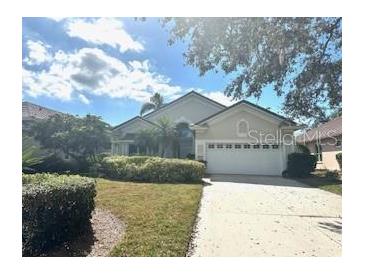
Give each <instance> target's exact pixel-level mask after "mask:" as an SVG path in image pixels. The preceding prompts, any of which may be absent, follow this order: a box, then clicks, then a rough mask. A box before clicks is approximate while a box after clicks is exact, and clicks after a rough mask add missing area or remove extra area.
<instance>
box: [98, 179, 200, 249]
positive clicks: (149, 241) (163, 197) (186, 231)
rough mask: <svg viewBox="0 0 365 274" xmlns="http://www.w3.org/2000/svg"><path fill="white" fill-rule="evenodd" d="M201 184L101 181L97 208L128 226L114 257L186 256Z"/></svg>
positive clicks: (99, 181)
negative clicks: (110, 213)
mask: <svg viewBox="0 0 365 274" xmlns="http://www.w3.org/2000/svg"><path fill="white" fill-rule="evenodd" d="M201 192H202V185H201V184H154V183H132V182H117V181H109V180H105V179H98V184H97V197H96V206H97V207H101V208H104V209H107V210H109V211H110V212H112V213H113V214H114V215H115V216H117V217H118V218H120V219H121V220H122V221H123V222H125V223H126V225H127V227H126V233H125V235H124V237H123V239H122V240H121V242H120V243H119V244H118V245H117V246H115V247H114V249H113V250H112V251H111V254H110V255H111V256H185V255H186V252H187V248H188V244H189V240H190V236H191V233H192V229H193V225H194V222H195V218H196V214H197V211H198V206H199V202H200V197H201Z"/></svg>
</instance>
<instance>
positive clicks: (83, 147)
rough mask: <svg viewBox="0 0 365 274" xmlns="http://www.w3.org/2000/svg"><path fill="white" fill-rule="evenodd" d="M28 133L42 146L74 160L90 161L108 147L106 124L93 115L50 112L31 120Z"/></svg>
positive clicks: (108, 130)
mask: <svg viewBox="0 0 365 274" xmlns="http://www.w3.org/2000/svg"><path fill="white" fill-rule="evenodd" d="M30 134H31V135H32V136H34V138H35V140H37V141H39V143H40V144H41V146H42V147H43V148H46V149H50V150H52V151H53V152H62V153H64V154H65V155H66V156H71V157H72V158H74V159H76V160H85V159H91V160H94V159H95V156H96V154H97V153H99V152H101V151H103V150H106V149H109V148H110V126H109V125H108V124H107V123H105V122H103V121H102V120H101V119H100V117H97V116H93V115H87V116H85V117H83V118H79V117H75V116H72V115H54V116H52V117H50V118H49V119H47V120H41V121H38V122H36V123H34V125H33V126H32V127H31V130H30Z"/></svg>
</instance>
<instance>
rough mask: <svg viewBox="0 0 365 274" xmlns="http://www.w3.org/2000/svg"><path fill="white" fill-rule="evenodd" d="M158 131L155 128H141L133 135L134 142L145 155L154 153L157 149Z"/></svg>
mask: <svg viewBox="0 0 365 274" xmlns="http://www.w3.org/2000/svg"><path fill="white" fill-rule="evenodd" d="M158 141H159V140H158V132H157V130H155V129H153V128H152V129H142V130H140V131H139V132H137V133H136V135H135V143H136V145H137V146H139V148H140V151H143V149H145V153H146V155H154V154H155V153H156V152H157V150H158Z"/></svg>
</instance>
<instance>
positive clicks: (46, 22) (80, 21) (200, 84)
mask: <svg viewBox="0 0 365 274" xmlns="http://www.w3.org/2000/svg"><path fill="white" fill-rule="evenodd" d="M167 40H168V33H167V31H166V30H165V29H163V28H162V27H161V25H160V23H159V22H158V19H157V18H147V20H146V21H138V20H137V21H136V20H134V19H133V18H23V36H22V48H23V53H22V54H23V93H22V95H23V100H24V101H30V102H33V103H36V104H39V105H42V106H45V107H49V108H52V109H56V110H59V111H63V112H68V113H71V114H78V115H81V116H83V115H85V114H88V113H91V114H95V115H98V116H101V117H102V118H103V120H104V121H106V122H108V123H110V124H111V125H116V124H119V123H121V122H123V121H126V120H127V119H130V118H132V117H134V116H136V115H138V114H139V110H140V107H141V105H142V104H143V102H146V101H147V100H148V98H149V97H150V96H151V95H152V93H153V92H156V91H157V92H159V93H161V94H162V95H163V96H164V97H165V100H166V101H167V102H168V101H171V100H173V99H175V98H177V97H179V96H181V95H183V94H185V93H187V92H189V91H191V90H193V89H194V90H195V91H197V92H200V93H201V94H203V95H205V96H208V97H210V98H212V99H214V100H217V101H219V102H220V103H223V104H226V105H229V104H231V103H233V102H231V101H230V99H229V98H227V97H225V96H224V95H223V90H224V87H225V86H226V85H227V84H228V83H229V80H230V78H229V76H225V75H224V74H223V73H215V72H211V73H208V74H206V75H205V76H203V77H200V76H199V73H198V70H197V69H195V68H192V67H190V66H185V65H184V60H183V56H182V54H183V52H184V50H185V48H186V44H183V43H177V44H174V45H172V46H168V44H167ZM248 100H249V101H251V102H253V103H258V104H259V105H261V106H263V107H270V108H271V110H273V111H276V112H279V111H280V105H281V102H282V98H277V97H276V95H275V94H274V92H273V91H272V89H271V88H270V87H267V88H266V89H265V90H264V92H263V95H262V97H261V98H260V100H259V101H258V102H257V100H256V99H253V98H248Z"/></svg>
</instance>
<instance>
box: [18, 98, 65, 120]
mask: <svg viewBox="0 0 365 274" xmlns="http://www.w3.org/2000/svg"><path fill="white" fill-rule="evenodd" d="M55 114H60V115H64V113H62V112H59V111H56V110H53V109H49V108H46V107H42V106H39V105H36V104H33V103H30V102H23V105H22V117H23V120H33V119H48V118H49V117H51V116H52V115H55Z"/></svg>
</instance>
